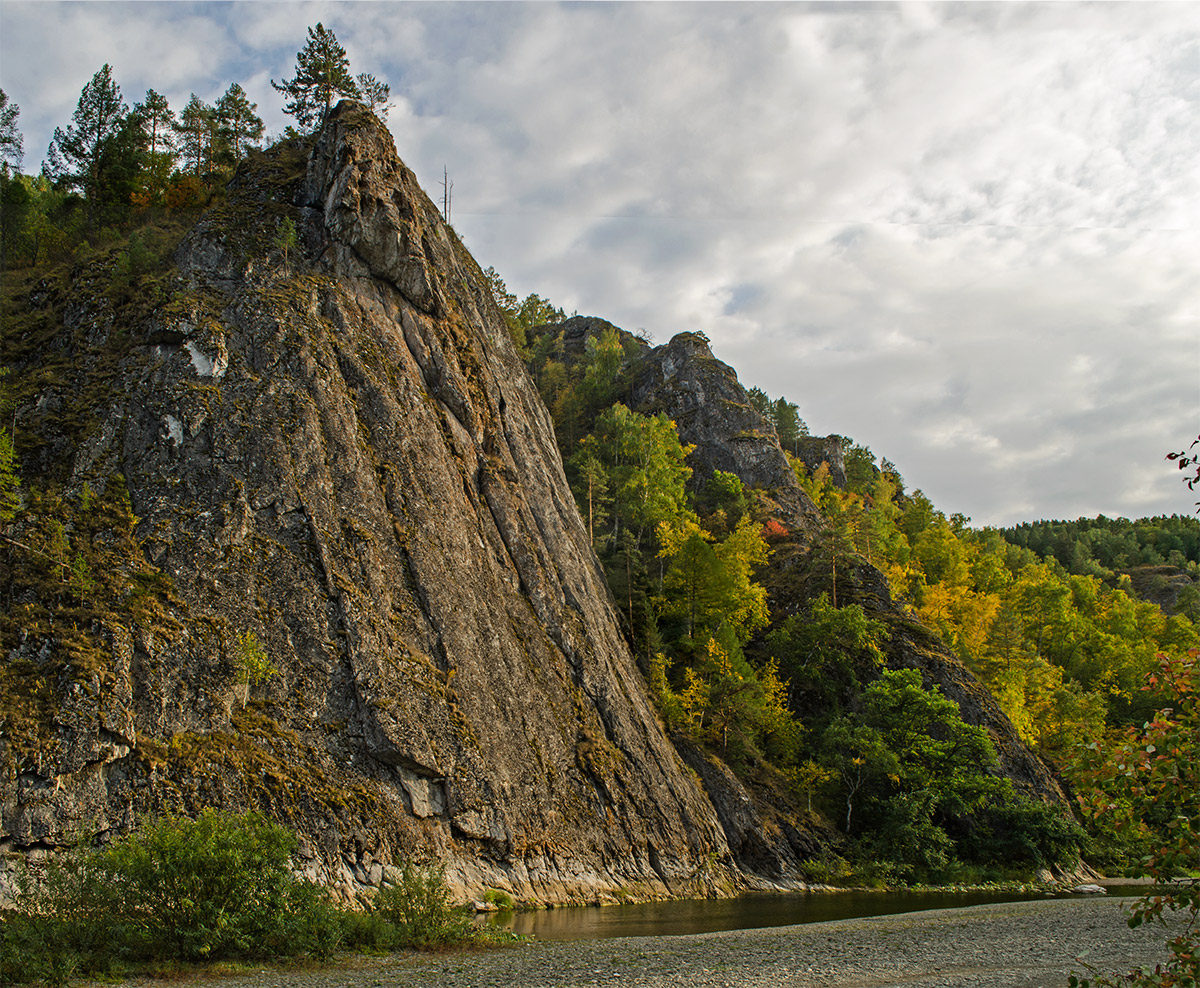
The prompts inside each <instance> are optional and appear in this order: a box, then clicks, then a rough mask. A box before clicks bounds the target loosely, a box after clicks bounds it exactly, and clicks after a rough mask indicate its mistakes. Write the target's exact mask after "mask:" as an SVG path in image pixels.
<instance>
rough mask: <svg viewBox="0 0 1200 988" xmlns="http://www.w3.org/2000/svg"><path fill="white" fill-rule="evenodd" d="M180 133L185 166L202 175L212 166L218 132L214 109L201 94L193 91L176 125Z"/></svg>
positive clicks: (180, 152) (180, 145) (180, 150)
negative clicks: (214, 139)
mask: <svg viewBox="0 0 1200 988" xmlns="http://www.w3.org/2000/svg"><path fill="white" fill-rule="evenodd" d="M175 131H176V133H178V134H179V138H178V147H179V154H180V157H182V158H183V166H184V168H186V169H188V170H189V171H191V172H192V173H193V174H195V175H196V176H200V175H201V174H203V173H204V172H207V171H209V170H210V169H211V167H212V154H213V147H212V143H213V137H214V136H215V132H216V124H215V122H214V111H213V108H212V107H211V106H209V105H208V104H207V103H205V102H204V101H203V100H202V99H200V97H199V96H197V95H196V94H195V93H192V95H191V99H189V100H188V101H187V106H185V107H184V108H183V110H182V112H181V113H180V114H179V123H177V124H176V125H175Z"/></svg>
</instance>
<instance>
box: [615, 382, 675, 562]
mask: <svg viewBox="0 0 1200 988" xmlns="http://www.w3.org/2000/svg"><path fill="white" fill-rule="evenodd" d="M594 434H595V436H596V440H597V445H596V449H597V451H598V454H599V457H600V459H601V461H602V462H603V463H604V465H605V468H606V469H607V471H608V476H609V490H610V491H611V492H612V495H613V524H614V534H615V532H618V531H620V529H621V528H622V527H626V528H629V529H631V530H632V531H633V532H634V534H635V536H636V539H637V542H638V544H640V543H641V541H642V538H643V536H644V535H645V533H646V532H647V531H653V530H654V529H655V528H656V527H657V526H658V523H659V522H661V521H668V520H671V519H673V518H675V517H676V516H677V515H678V514H679V513H680V512H681V511H682V510H683V508H684V506H685V505H686V503H687V491H686V489H685V486H684V485H685V484H686V483H687V480H688V478H689V477H691V475H692V469H691V467H689V466H687V465H686V464H685V463H684V459H685V458H686V457H687V455H688V454H689V453H690V452H691V451H692V449H693V447H692V446H683V445H681V444H680V442H679V433H678V432H677V431H676V429H675V423H674V422H672V421H671V420H670V419H669V418H667V417H666V416H665V415H661V414H660V415H641V414H639V413H637V412H633V411H630V410H629V409H628V408H627V407H626V406H625V405H623V404H620V403H619V402H618V403H617V404H616V405H613V406H612V407H611V408H608V409H606V410H605V411H604V412H603V413H602V414H601V415H600V417H599V418H598V419H597V420H596V431H595V433H594Z"/></svg>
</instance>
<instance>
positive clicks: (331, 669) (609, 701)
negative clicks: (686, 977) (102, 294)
mask: <svg viewBox="0 0 1200 988" xmlns="http://www.w3.org/2000/svg"><path fill="white" fill-rule="evenodd" d="M301 167H303V171H302V172H301V171H300V168H301ZM284 219H293V220H294V222H295V223H296V225H297V227H298V228H299V231H300V248H299V249H298V250H295V251H293V256H292V258H291V259H290V262H289V263H288V264H285V263H284V262H283V260H282V258H281V256H280V255H279V252H278V251H277V250H275V249H274V247H273V244H274V243H275V242H276V239H277V233H276V231H277V230H278V229H279V224H280V223H281V221H283V220H284ZM175 262H176V265H177V268H178V273H177V275H176V276H175V277H174V278H173V279H172V280H171V282H170V284H169V286H168V288H166V289H165V290H164V293H165V297H164V298H163V299H161V300H160V303H159V304H157V305H155V306H154V307H153V308H152V309H150V310H149V311H145V312H144V313H143V317H142V318H141V320H140V322H138V324H137V325H135V326H132V327H119V326H115V325H114V324H113V320H112V318H111V313H110V314H109V315H108V316H106V315H105V312H104V307H103V306H102V305H101V304H100V303H98V302H97V303H88V302H86V301H83V302H73V303H72V305H71V306H69V307H68V308H69V309H70V311H69V312H67V313H66V314H65V315H64V316H63V326H62V336H63V339H73V340H79V339H82V338H83V337H87V336H88V335H89V334H90V335H91V336H92V337H96V336H97V334H99V337H98V343H97V340H95V339H94V340H93V341H92V349H91V350H87V349H86V347H85V348H84V350H83V351H81V353H83V352H85V351H86V352H87V353H95V352H98V350H99V349H100V348H103V347H104V346H106V345H107V340H108V337H107V336H106V335H105V334H112V336H113V338H114V339H115V338H116V336H117V335H123V334H127V335H128V337H129V339H127V340H126V346H125V349H124V350H123V351H121V354H122V355H121V356H120V359H119V361H118V363H117V365H116V366H115V367H113V366H111V364H105V365H104V373H105V374H106V375H107V376H106V377H105V379H104V382H105V383H104V387H103V388H100V387H96V388H95V389H94V393H95V394H96V395H97V396H102V397H98V398H97V399H96V400H95V401H94V402H91V404H89V405H88V407H86V408H84V409H82V413H83V417H84V419H85V420H86V424H85V425H82V426H80V428H79V429H78V430H77V431H75V432H74V433H71V432H70V431H67V432H65V433H63V432H61V431H58V432H53V434H52V431H51V426H50V423H51V419H50V418H48V417H47V415H46V414H45V409H47V408H53V407H60V406H62V405H63V404H64V403H69V402H71V401H74V402H76V403H78V402H79V400H80V395H81V394H84V395H87V394H91V393H92V391H89V390H88V389H87V388H86V387H85V388H83V389H82V390H81V385H80V381H81V380H84V379H87V380H85V381H84V383H87V381H88V380H90V378H89V374H90V373H91V372H90V371H89V370H88V369H87V368H82V369H80V368H79V367H77V368H76V372H75V373H74V375H73V377H72V378H71V379H63V380H60V381H58V382H47V384H46V386H45V387H44V388H43V389H42V391H41V396H40V398H39V400H38V402H37V403H36V404H29V405H26V406H25V407H23V408H22V409H21V410H20V411H19V416H18V417H19V418H20V419H21V427H22V428H23V429H27V430H30V431H32V432H35V433H37V432H39V430H40V434H41V435H42V440H41V442H40V445H36V447H31V449H34V451H33V452H31V454H30V458H29V462H30V464H31V465H33V466H34V467H36V466H37V465H38V464H40V465H41V467H42V468H43V469H44V470H45V471H46V473H47V474H48V475H49V474H53V473H54V471H55V469H58V471H59V477H60V479H61V481H62V483H63V490H64V492H65V494H64V496H65V497H67V498H70V497H74V496H75V495H76V494H78V493H79V492H80V491H81V490H82V485H83V484H84V482H85V481H86V482H87V484H88V485H89V488H88V489H89V490H90V491H98V492H100V496H101V499H102V500H104V501H105V503H107V500H106V499H110V496H111V495H113V489H114V485H118V484H119V481H118V480H117V479H115V478H117V476H118V475H120V476H122V477H123V478H124V484H125V485H126V486H127V489H128V503H129V506H130V507H131V509H132V512H133V515H134V516H136V519H133V520H131V521H130V523H129V524H130V525H132V526H134V527H133V528H132V530H131V531H130V532H128V533H126V535H127V536H132V537H131V538H127V539H126V543H127V545H128V546H130V547H133V548H130V549H129V555H128V557H127V558H124V560H123V561H121V562H120V563H117V564H114V565H116V566H118V567H123V569H122V572H123V573H126V575H127V577H128V579H129V580H130V581H132V583H137V581H139V580H140V581H141V584H147V585H148V584H149V582H152V580H157V581H158V584H156V585H159V586H167V587H169V589H167V590H163V591H162V592H161V593H159V595H158V602H159V606H158V608H157V610H156V611H155V614H156V615H157V616H156V617H155V618H154V619H153V620H151V619H150V618H147V617H146V616H145V614H144V613H142V612H130V611H129V610H128V609H127V608H126V609H124V610H122V608H123V607H124V606H125V605H124V604H123V603H122V604H120V605H119V606H118V604H116V603H114V604H113V606H112V608H110V609H109V610H108V611H106V612H105V613H102V614H101V613H99V611H98V612H97V613H98V614H99V616H96V617H94V618H93V619H92V622H91V624H90V626H88V627H86V628H85V629H84V632H82V634H83V635H84V637H85V638H86V642H85V645H86V646H87V649H88V650H89V651H88V654H89V656H90V659H89V664H88V667H87V668H86V669H84V668H82V667H80V666H79V663H77V662H76V663H75V664H73V662H74V660H73V659H72V658H71V655H69V654H67V652H66V650H65V645H64V642H63V639H62V637H61V635H59V634H58V633H57V632H56V631H55V629H54V628H53V627H49V628H47V627H45V626H43V625H39V626H37V627H32V626H31V627H30V628H26V629H25V630H23V631H21V632H20V633H19V634H18V635H17V636H16V637H15V638H14V640H13V641H11V642H10V643H8V644H9V646H10V648H11V652H10V655H9V659H10V666H11V668H12V669H29V670H31V672H30V673H29V675H30V676H36V675H40V673H38V670H39V669H45V668H48V667H49V666H53V667H54V668H56V669H59V670H61V674H60V675H59V679H60V680H61V683H60V685H59V686H58V687H55V688H56V689H58V690H59V693H58V694H56V696H55V699H54V701H53V702H52V703H50V704H49V705H48V706H46V705H43V706H42V707H36V705H34V706H30V708H29V709H31V710H33V709H35V708H36V709H37V710H41V711H42V715H41V720H40V722H39V720H38V718H37V717H34V716H32V715H31V718H30V719H29V721H28V722H22V724H23V726H22V732H23V733H22V734H21V736H20V737H17V736H16V735H14V736H13V737H11V738H9V739H7V740H8V741H9V742H11V743H6V747H5V750H4V751H3V753H2V754H3V755H4V758H3V761H4V774H3V778H2V780H0V810H2V833H0V840H2V841H3V842H4V845H5V846H7V847H8V848H9V849H14V848H15V849H27V848H29V847H33V846H42V847H54V846H57V845H60V844H63V843H69V842H70V841H71V840H73V839H74V838H75V836H76V835H77V834H78V833H79V832H80V831H83V832H100V833H104V832H119V831H122V830H125V829H128V828H129V827H130V826H132V825H133V824H134V823H135V820H136V816H137V815H138V814H139V813H144V812H147V811H161V810H163V809H172V808H179V809H183V810H185V811H195V810H196V809H198V808H200V807H202V806H204V805H223V806H259V807H264V808H266V809H267V810H268V811H269V812H271V813H272V814H274V815H276V816H277V817H279V818H281V819H284V820H286V821H287V822H289V823H291V824H292V825H293V826H295V827H296V828H297V830H298V831H299V832H300V834H301V837H302V854H304V855H305V856H306V857H305V859H304V862H303V863H304V864H305V866H306V867H307V869H308V870H309V871H310V873H312V874H313V875H314V876H316V877H320V878H322V879H324V880H327V881H333V882H336V883H340V884H342V885H344V886H353V885H355V884H364V883H365V884H371V883H375V882H377V881H378V880H379V877H380V875H381V867H382V865H384V864H386V863H388V862H389V861H392V860H395V859H397V858H399V857H403V856H415V857H418V858H422V857H427V856H429V857H437V858H439V859H441V860H445V861H448V862H449V866H450V867H449V875H450V878H451V880H452V881H453V882H454V883H456V884H457V885H459V886H460V887H461V889H462V890H463V891H467V892H476V893H477V892H478V891H479V890H480V889H481V888H483V887H485V886H489V885H490V886H496V887H501V888H506V889H509V890H511V891H513V892H514V893H515V894H517V895H518V896H520V897H522V898H529V899H543V900H553V901H567V900H578V899H583V898H592V897H595V896H597V895H602V894H604V893H606V892H611V891H612V890H614V889H616V888H618V887H625V888H626V889H630V890H641V891H643V892H644V893H645V894H665V893H674V894H685V893H693V894H694V893H703V892H705V891H708V890H710V889H711V888H712V886H713V883H714V882H716V881H732V880H733V873H732V872H731V871H730V870H729V868H728V867H727V866H728V864H729V861H730V859H729V854H728V848H727V845H726V842H725V839H724V835H723V833H722V831H721V828H720V825H719V823H718V821H717V818H716V815H715V813H714V811H713V808H712V805H711V804H710V803H709V802H708V800H707V799H706V798H705V796H704V794H703V793H702V792H701V790H700V788H699V786H698V784H697V782H696V781H695V778H694V776H693V775H692V774H691V773H689V772H688V771H687V770H686V769H685V768H684V767H683V764H682V762H681V760H680V758H679V757H678V755H677V754H676V752H675V751H674V749H673V748H672V746H671V744H670V743H669V741H667V739H666V738H665V737H664V735H663V733H662V731H661V729H660V727H659V724H658V722H657V721H656V718H655V716H654V713H653V711H652V709H651V707H650V705H649V702H648V700H647V697H646V692H645V688H644V685H643V683H642V680H641V678H640V676H639V673H638V671H637V669H636V667H635V665H634V663H633V661H632V659H631V657H630V655H629V653H628V650H627V648H626V646H625V644H624V642H623V640H622V638H621V636H620V633H619V630H618V627H617V623H616V620H615V618H614V615H613V613H612V609H611V606H610V603H609V597H608V593H607V590H606V588H605V585H604V578H603V575H602V573H601V572H600V571H599V569H598V566H597V564H596V562H595V560H594V557H593V555H592V553H591V550H590V546H589V543H588V539H587V535H586V533H585V531H584V529H583V526H582V523H581V522H580V519H579V516H578V512H577V510H576V508H575V504H574V501H573V499H572V496H571V493H570V491H569V489H568V487H567V484H566V482H565V480H564V477H563V472H562V466H561V462H560V460H559V455H558V452H557V449H556V447H555V443H554V435H553V429H552V426H551V423H550V421H549V418H548V416H547V413H546V411H545V409H544V407H543V406H542V404H541V402H540V400H539V399H538V396H537V393H536V390H535V389H534V387H533V385H532V384H531V382H530V380H529V378H528V376H527V374H526V373H525V370H524V368H523V367H522V365H521V363H520V360H519V358H518V356H517V354H516V352H515V350H514V348H513V346H512V344H511V342H510V340H509V338H508V335H507V333H506V331H505V329H504V323H503V321H502V319H501V317H500V315H499V313H498V312H497V311H496V310H495V308H494V304H493V302H492V301H491V296H490V293H489V291H488V287H487V284H486V281H485V279H484V278H483V276H482V274H481V272H480V271H479V269H478V267H477V266H476V265H475V263H474V261H473V260H472V259H471V258H470V256H469V255H468V254H467V253H466V251H465V250H464V249H463V248H462V246H461V245H460V244H459V243H458V241H457V239H456V238H455V236H454V234H453V232H452V231H450V230H449V229H448V228H447V227H446V226H445V225H444V224H443V223H442V222H441V219H440V217H439V215H438V213H437V210H436V209H435V207H434V206H433V204H432V203H431V202H430V201H429V200H428V198H427V197H426V196H425V195H424V193H422V192H421V190H420V189H419V188H418V186H417V184H416V181H415V179H414V177H413V175H412V173H411V172H410V171H409V170H408V169H407V168H405V166H404V165H403V164H402V163H401V162H400V160H399V159H398V158H397V157H396V153H395V150H394V148H393V146H392V144H391V140H390V137H389V135H388V134H387V132H386V131H385V130H384V129H383V127H382V126H381V125H380V124H379V123H378V122H377V121H376V120H375V118H374V117H373V116H371V115H370V114H369V113H367V112H366V111H365V110H363V109H362V108H361V107H359V106H358V105H356V104H352V103H346V104H342V105H341V106H340V107H339V108H338V109H337V110H336V111H335V112H334V113H333V114H332V117H331V119H330V121H329V123H328V124H327V126H326V127H325V129H324V131H323V132H322V134H321V135H320V139H319V141H318V142H317V144H316V147H315V149H314V150H313V151H312V154H311V157H310V158H309V159H308V160H307V163H306V164H305V163H304V162H303V159H298V158H293V159H288V157H287V154H286V152H285V151H283V150H276V151H275V152H272V153H269V154H268V155H267V156H265V157H262V158H259V159H255V160H254V161H252V162H250V163H248V164H247V165H246V166H244V167H243V169H242V170H241V171H239V174H238V176H237V177H236V178H235V180H234V182H233V183H232V185H231V187H230V192H229V198H228V201H227V202H226V203H225V204H224V205H223V206H222V207H220V208H219V209H218V210H216V211H215V212H214V213H213V214H211V215H210V216H209V217H208V218H207V219H206V220H205V221H203V222H202V223H201V224H200V225H199V226H198V227H197V228H196V229H195V230H194V231H193V232H192V233H191V234H190V235H188V237H187V238H186V239H185V240H184V242H183V244H182V245H181V246H180V248H179V249H178V251H177V252H176V255H175ZM62 345H63V346H69V345H70V344H68V343H63V344H62ZM114 346H115V344H114ZM97 359H98V358H97ZM98 366H99V365H97V367H98ZM26 370H28V368H26ZM95 373H96V374H99V373H100V370H99V369H95ZM93 376H94V375H93ZM92 383H94V382H92ZM67 392H70V393H69V394H68V393H67ZM89 401H90V399H89ZM54 421H56V422H57V421H58V420H54ZM55 428H56V429H60V430H61V422H59V423H58V425H56V426H55ZM18 534H20V533H18ZM68 534H71V533H70V532H69V533H68ZM126 543H123V544H126ZM11 558H12V557H10V559H11ZM10 565H14V566H16V565H20V563H19V561H17V562H11V563H10ZM141 584H138V585H141ZM131 585H132V584H131ZM127 597H128V595H127ZM127 597H126V598H120V599H121V600H122V601H124V600H126V599H127ZM114 599H115V598H114ZM131 615H132V616H131ZM51 624H53V619H52V620H51ZM77 630H78V629H77ZM247 632H250V633H253V635H254V636H255V637H256V638H257V640H258V641H259V642H260V643H261V644H262V646H263V651H264V652H265V655H266V658H267V659H268V660H269V662H270V663H271V664H272V665H273V666H274V667H275V670H276V673H275V674H274V675H271V676H269V678H266V679H265V681H263V682H261V683H260V684H254V683H251V684H249V685H246V684H242V683H240V682H239V678H240V679H245V678H247V677H246V676H245V675H242V676H240V677H239V674H238V673H239V659H238V657H239V655H242V656H243V658H244V656H245V654H246V641H247V639H246V638H245V635H246V633H247ZM13 675H14V676H15V675H16V674H15V673H14V674H13ZM5 685H6V688H8V689H10V690H13V691H17V690H18V687H19V683H17V682H16V680H15V679H13V678H12V676H10V678H9V679H8V680H7V681H6V684H5ZM14 695H15V693H14ZM15 702H16V701H14V703H15ZM31 703H32V701H31Z"/></svg>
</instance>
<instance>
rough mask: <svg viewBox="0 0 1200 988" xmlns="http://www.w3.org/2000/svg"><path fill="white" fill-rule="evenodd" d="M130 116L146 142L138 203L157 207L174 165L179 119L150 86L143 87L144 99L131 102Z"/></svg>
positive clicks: (162, 199) (161, 201)
mask: <svg viewBox="0 0 1200 988" xmlns="http://www.w3.org/2000/svg"><path fill="white" fill-rule="evenodd" d="M133 116H134V117H135V118H136V119H137V121H138V124H139V125H140V126H141V128H142V133H143V135H144V140H145V143H146V154H145V160H144V162H143V164H142V174H141V176H140V179H141V181H140V184H141V190H140V192H139V194H138V195H139V204H140V205H142V206H147V207H148V206H158V205H161V204H162V203H163V201H164V195H165V193H166V188H167V182H168V181H169V180H170V177H171V171H172V169H173V168H174V167H175V158H176V154H175V128H176V124H177V123H178V121H177V120H176V119H175V112H174V111H173V110H172V109H171V105H170V104H169V103H168V102H167V98H166V97H165V96H163V95H161V94H160V93H157V92H155V91H154V90H153V89H148V90H146V98H145V99H144V100H143V101H142V102H141V103H136V104H134V107H133Z"/></svg>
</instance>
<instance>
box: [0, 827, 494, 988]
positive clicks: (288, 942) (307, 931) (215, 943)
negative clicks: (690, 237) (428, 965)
mask: <svg viewBox="0 0 1200 988" xmlns="http://www.w3.org/2000/svg"><path fill="white" fill-rule="evenodd" d="M295 849H296V837H295V835H294V834H292V832H291V831H289V830H287V829H285V828H284V827H281V826H279V825H278V824H275V823H272V822H271V821H269V820H267V819H265V818H264V817H262V816H260V815H258V814H256V813H245V814H229V813H220V812H216V811H207V812H205V813H203V814H201V815H200V817H199V818H197V819H195V820H188V819H184V818H178V817H164V818H162V819H159V820H155V821H149V822H147V823H146V824H145V825H144V826H143V827H142V828H141V829H140V830H139V831H138V832H137V833H136V834H133V835H131V836H128V837H125V838H122V839H120V840H117V841H115V842H113V843H112V844H110V845H108V846H107V847H103V848H99V849H87V850H80V851H77V852H75V853H73V854H70V855H68V856H65V857H61V858H57V859H55V860H53V861H51V862H48V863H46V864H45V865H44V866H43V867H41V868H34V867H27V868H26V869H24V870H23V871H22V873H21V875H20V880H19V882H18V886H17V893H16V897H15V901H14V903H13V906H12V908H11V909H8V910H5V911H4V912H3V914H2V919H0V983H3V984H22V983H30V982H32V983H38V984H48V985H62V984H66V983H67V982H68V981H69V980H70V979H72V978H78V977H83V976H87V977H97V976H104V977H109V978H111V977H120V976H125V975H130V974H133V973H137V972H150V973H154V972H158V973H165V972H168V971H173V970H179V969H182V968H185V967H187V966H191V965H196V964H205V965H211V964H215V963H218V962H228V963H234V964H238V963H252V962H256V961H259V962H261V961H271V962H274V963H279V962H281V961H287V960H292V961H296V962H305V961H308V962H312V961H327V960H329V959H330V958H331V957H332V956H333V955H334V953H335V952H337V951H360V952H384V951H391V950H396V949H400V948H410V949H413V948H415V949H437V948H443V947H446V946H449V945H467V944H477V945H482V944H486V943H495V942H501V941H503V940H505V939H510V937H509V936H508V935H506V934H504V933H503V932H502V931H496V930H490V929H488V928H486V927H477V926H476V925H474V924H473V923H472V921H471V917H470V916H469V915H468V914H467V913H466V912H465V911H463V910H462V909H459V908H456V907H455V906H454V904H453V903H452V902H451V899H450V893H449V889H448V888H447V886H446V882H445V876H444V873H443V872H442V871H441V870H439V869H438V868H436V867H423V866H418V865H415V864H411V863H406V864H403V865H402V866H400V867H397V868H393V869H389V872H388V874H387V879H386V880H385V883H384V885H383V887H382V888H381V889H380V890H379V892H378V893H376V894H375V895H374V896H373V897H371V898H369V899H367V900H366V901H364V902H361V903H354V904H338V903H335V902H334V900H333V898H332V896H331V895H330V893H329V891H328V890H327V889H325V888H323V887H322V886H320V885H317V884H315V883H313V882H311V881H308V880H307V879H303V878H298V877H296V876H295V875H294V874H293V873H292V871H291V870H289V862H290V857H291V855H292V853H293V852H294V851H295Z"/></svg>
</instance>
